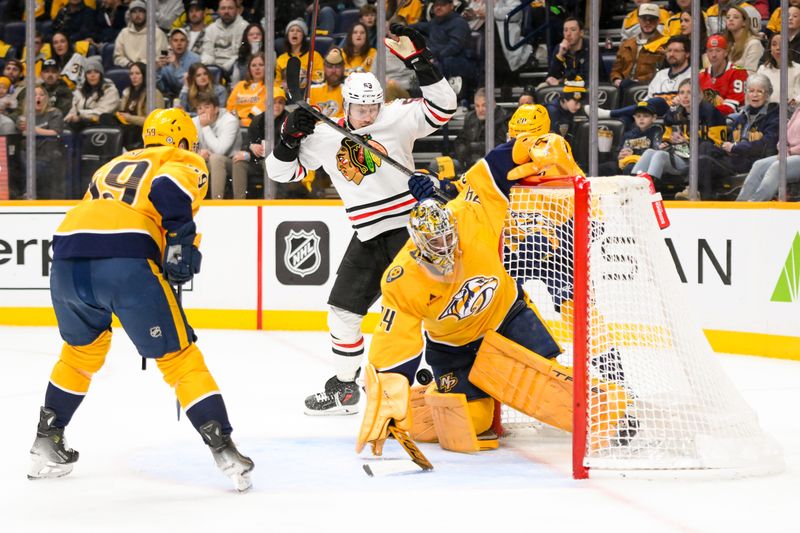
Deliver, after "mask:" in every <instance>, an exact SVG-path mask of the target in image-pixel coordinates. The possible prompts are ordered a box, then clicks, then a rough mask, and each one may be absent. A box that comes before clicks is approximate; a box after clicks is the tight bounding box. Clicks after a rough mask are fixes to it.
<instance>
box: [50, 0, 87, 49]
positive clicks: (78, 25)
mask: <svg viewBox="0 0 800 533" xmlns="http://www.w3.org/2000/svg"><path fill="white" fill-rule="evenodd" d="M53 31H63V32H64V33H66V34H67V35H68V36H69V40H70V41H72V42H75V41H80V40H82V39H93V38H94V37H96V36H97V30H96V29H95V12H94V8H91V7H89V6H87V5H86V4H84V2H83V0H69V1H68V2H67V5H65V6H64V7H62V8H61V9H60V10H59V11H58V14H57V15H56V16H55V17H54V18H53Z"/></svg>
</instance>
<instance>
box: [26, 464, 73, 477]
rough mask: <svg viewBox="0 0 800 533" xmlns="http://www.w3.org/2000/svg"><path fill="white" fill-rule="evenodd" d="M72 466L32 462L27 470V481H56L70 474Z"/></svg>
mask: <svg viewBox="0 0 800 533" xmlns="http://www.w3.org/2000/svg"><path fill="white" fill-rule="evenodd" d="M72 467H73V464H71V463H70V464H60V463H53V462H51V461H47V460H34V462H33V464H32V465H31V467H30V469H28V479H30V480H36V479H56V478H60V477H64V476H66V475H67V474H69V473H70V472H72Z"/></svg>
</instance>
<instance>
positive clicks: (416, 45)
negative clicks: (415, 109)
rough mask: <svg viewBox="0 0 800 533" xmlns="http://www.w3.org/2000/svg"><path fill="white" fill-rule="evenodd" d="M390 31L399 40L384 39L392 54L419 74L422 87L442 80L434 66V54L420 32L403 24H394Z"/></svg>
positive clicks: (418, 77)
mask: <svg viewBox="0 0 800 533" xmlns="http://www.w3.org/2000/svg"><path fill="white" fill-rule="evenodd" d="M390 31H391V32H392V33H393V34H395V35H396V36H397V40H396V41H395V40H392V39H389V38H386V39H384V43H386V46H387V47H388V48H389V50H391V52H392V53H393V54H394V55H396V56H397V57H399V58H400V59H402V60H403V63H405V64H406V67H408V68H410V69H413V70H414V72H415V73H416V74H417V80H418V81H419V84H420V86H424V85H432V84H434V83H436V82H437V81H439V80H441V79H442V75H441V73H440V72H439V71H438V69H436V67H434V66H433V54H432V53H431V51H430V50H428V48H427V47H426V44H425V37H423V36H422V34H421V33H420V32H418V31H417V30H415V29H414V28H411V27H409V26H403V25H402V24H397V23H395V24H392V25H391V26H390Z"/></svg>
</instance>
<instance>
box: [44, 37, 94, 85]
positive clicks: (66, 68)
mask: <svg viewBox="0 0 800 533" xmlns="http://www.w3.org/2000/svg"><path fill="white" fill-rule="evenodd" d="M50 42H51V43H52V46H51V48H52V53H53V56H52V58H53V59H55V60H56V64H57V65H58V68H59V71H60V72H61V77H62V78H63V79H64V81H65V82H66V84H67V86H69V88H70V89H73V90H74V89H75V88H76V87H78V86H80V85H83V78H84V70H85V63H86V54H87V53H88V51H89V43H88V42H87V41H79V42H77V43H76V44H75V45H74V46H73V45H72V41H70V40H69V36H68V35H67V34H66V33H64V32H60V31H57V32H55V33H54V34H53V37H52V38H51V40H50Z"/></svg>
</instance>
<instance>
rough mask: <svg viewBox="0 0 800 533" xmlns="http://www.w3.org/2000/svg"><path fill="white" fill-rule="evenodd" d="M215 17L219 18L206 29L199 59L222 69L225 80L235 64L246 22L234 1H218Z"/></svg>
mask: <svg viewBox="0 0 800 533" xmlns="http://www.w3.org/2000/svg"><path fill="white" fill-rule="evenodd" d="M217 15H219V18H218V19H217V20H216V21H215V22H214V23H213V24H211V25H210V26H208V27H207V28H206V33H205V36H204V38H203V54H202V55H201V59H202V61H203V63H204V64H206V65H216V66H217V67H219V68H220V69H222V71H223V73H224V74H225V76H226V78H227V77H230V75H231V72H232V71H233V65H234V64H235V63H236V58H237V55H238V52H239V45H240V44H241V42H242V34H243V33H244V29H245V28H246V27H247V21H246V20H244V19H243V18H242V17H241V16H240V15H239V11H238V9H237V7H236V2H235V0H220V2H219V7H218V8H217Z"/></svg>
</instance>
